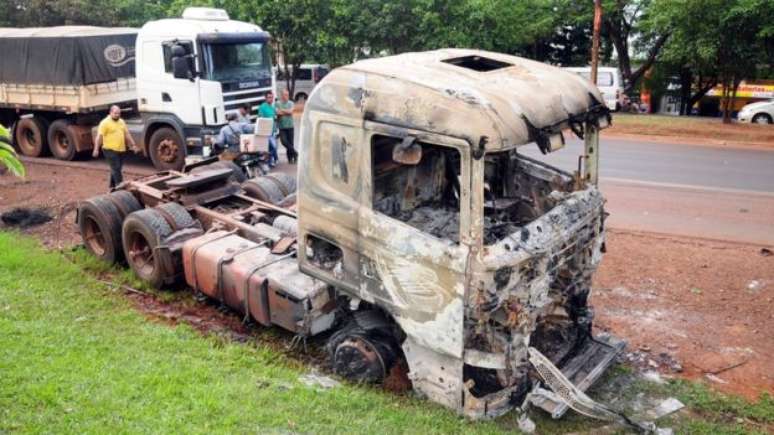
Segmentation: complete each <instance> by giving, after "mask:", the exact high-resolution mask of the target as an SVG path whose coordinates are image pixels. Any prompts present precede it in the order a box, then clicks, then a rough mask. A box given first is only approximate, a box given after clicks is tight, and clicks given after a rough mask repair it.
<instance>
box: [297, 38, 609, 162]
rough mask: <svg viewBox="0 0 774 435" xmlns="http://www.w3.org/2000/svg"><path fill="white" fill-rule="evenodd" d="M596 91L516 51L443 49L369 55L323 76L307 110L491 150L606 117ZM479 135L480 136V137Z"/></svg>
mask: <svg viewBox="0 0 774 435" xmlns="http://www.w3.org/2000/svg"><path fill="white" fill-rule="evenodd" d="M600 101H602V96H601V95H600V93H599V90H598V89H597V88H596V87H595V86H593V85H592V84H591V83H589V82H588V81H586V80H584V79H583V78H581V77H579V76H577V75H576V74H573V73H570V72H566V71H563V70H561V69H560V68H557V67H554V66H550V65H546V64H543V63H540V62H535V61H532V60H528V59H524V58H521V57H517V56H510V55H504V54H499V53H492V52H486V51H480V50H464V49H444V50H437V51H430V52H421V53H405V54H400V55H396V56H388V57H382V58H376V59H368V60H363V61H359V62H356V63H354V64H351V65H347V66H345V67H342V68H338V69H336V70H334V71H333V72H331V73H330V74H328V75H327V76H326V77H325V79H324V80H323V81H322V82H321V83H320V85H319V86H318V89H316V90H315V92H313V93H312V95H311V96H310V98H309V102H308V107H309V108H310V109H312V110H319V111H325V112H333V113H341V114H346V115H351V116H359V117H363V118H365V119H366V120H372V121H376V122H381V123H385V124H391V125H395V126H400V127H406V128H411V129H416V130H425V131H432V132H435V133H442V134H446V135H449V136H455V137H460V138H463V139H466V140H467V142H468V143H469V144H475V145H479V144H481V145H484V146H485V149H486V150H487V151H497V150H501V149H507V148H510V147H513V146H518V145H522V144H527V143H530V142H534V141H536V140H537V137H536V134H540V132H541V131H548V130H553V131H557V132H558V131H559V129H561V128H565V127H567V126H568V125H567V124H568V121H571V120H582V119H588V118H590V117H601V116H604V117H606V116H607V111H606V109H604V107H603V105H602V104H600ZM482 137H483V138H484V139H483V140H482Z"/></svg>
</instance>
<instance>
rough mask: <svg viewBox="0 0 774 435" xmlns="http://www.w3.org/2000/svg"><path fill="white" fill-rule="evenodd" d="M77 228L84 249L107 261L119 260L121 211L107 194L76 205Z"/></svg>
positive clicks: (120, 254) (120, 256) (121, 253)
mask: <svg viewBox="0 0 774 435" xmlns="http://www.w3.org/2000/svg"><path fill="white" fill-rule="evenodd" d="M78 229H79V230H80V233H81V238H82V239H83V244H84V246H86V250H87V251H89V252H91V253H92V254H93V255H94V256H95V257H97V258H99V259H101V260H103V261H106V262H108V263H117V262H119V261H121V259H122V258H123V250H122V245H121V213H120V211H119V210H118V208H117V207H116V205H115V204H114V203H113V201H111V199H110V198H108V196H107V195H101V196H96V197H94V198H91V199H88V200H86V201H84V202H82V203H81V204H80V205H79V206H78Z"/></svg>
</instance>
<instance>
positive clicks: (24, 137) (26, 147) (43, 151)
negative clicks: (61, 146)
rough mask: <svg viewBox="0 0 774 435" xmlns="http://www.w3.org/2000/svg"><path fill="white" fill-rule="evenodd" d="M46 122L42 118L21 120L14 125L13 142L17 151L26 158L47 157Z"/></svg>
mask: <svg viewBox="0 0 774 435" xmlns="http://www.w3.org/2000/svg"><path fill="white" fill-rule="evenodd" d="M47 133H48V122H46V121H45V120H44V119H42V118H37V117H32V118H22V119H20V120H19V121H18V122H17V123H16V134H15V135H14V136H15V137H14V140H15V142H16V146H17V147H19V151H20V152H21V153H22V154H24V155H25V156H28V157H40V156H45V155H48V152H49V150H48V139H47Z"/></svg>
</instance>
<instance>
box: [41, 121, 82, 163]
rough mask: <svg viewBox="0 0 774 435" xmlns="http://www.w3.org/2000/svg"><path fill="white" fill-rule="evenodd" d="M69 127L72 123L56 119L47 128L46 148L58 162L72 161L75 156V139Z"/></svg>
mask: <svg viewBox="0 0 774 435" xmlns="http://www.w3.org/2000/svg"><path fill="white" fill-rule="evenodd" d="M70 125H72V122H71V121H69V120H67V119H57V120H56V121H54V122H52V123H51V126H50V127H48V147H49V149H50V150H51V154H53V155H54V157H56V158H57V159H59V160H73V159H74V158H75V156H76V155H77V152H76V149H75V143H76V138H75V135H73V132H72V130H70Z"/></svg>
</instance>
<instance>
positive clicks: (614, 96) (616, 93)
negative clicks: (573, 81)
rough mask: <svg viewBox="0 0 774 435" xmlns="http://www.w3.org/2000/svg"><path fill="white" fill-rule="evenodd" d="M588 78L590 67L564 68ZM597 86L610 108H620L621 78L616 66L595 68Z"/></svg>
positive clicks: (621, 97)
mask: <svg viewBox="0 0 774 435" xmlns="http://www.w3.org/2000/svg"><path fill="white" fill-rule="evenodd" d="M564 69H565V70H567V71H572V72H574V73H575V74H578V75H579V76H581V77H583V78H585V79H587V80H588V78H589V76H591V67H590V66H584V67H569V68H564ZM597 88H599V92H601V93H602V99H603V100H604V102H605V104H606V105H607V107H608V109H610V110H621V107H622V105H623V104H622V101H623V98H624V88H623V78H622V77H621V72H620V71H619V70H618V68H615V67H610V66H601V67H599V69H598V70H597Z"/></svg>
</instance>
